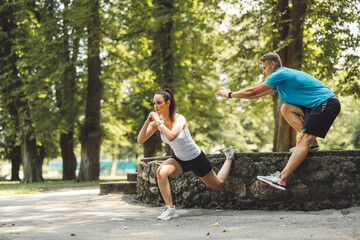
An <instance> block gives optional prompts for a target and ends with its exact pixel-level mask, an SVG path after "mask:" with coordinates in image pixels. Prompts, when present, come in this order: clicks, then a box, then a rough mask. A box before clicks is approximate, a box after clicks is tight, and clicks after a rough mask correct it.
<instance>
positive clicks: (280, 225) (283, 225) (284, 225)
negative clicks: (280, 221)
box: [280, 225, 288, 227]
mask: <svg viewBox="0 0 360 240" xmlns="http://www.w3.org/2000/svg"><path fill="white" fill-rule="evenodd" d="M287 226H288V225H280V227H287Z"/></svg>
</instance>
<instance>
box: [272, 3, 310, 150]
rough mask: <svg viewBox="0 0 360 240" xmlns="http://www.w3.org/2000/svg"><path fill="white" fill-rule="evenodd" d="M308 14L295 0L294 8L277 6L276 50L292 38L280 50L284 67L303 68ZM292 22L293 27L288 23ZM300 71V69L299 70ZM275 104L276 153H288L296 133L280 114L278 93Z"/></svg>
mask: <svg viewBox="0 0 360 240" xmlns="http://www.w3.org/2000/svg"><path fill="white" fill-rule="evenodd" d="M305 12H306V2H305V1H304V0H295V1H293V3H292V8H291V9H290V7H289V1H288V0H280V1H278V4H277V10H276V16H277V18H276V20H275V28H276V29H277V30H278V33H277V34H276V35H275V37H274V49H276V48H278V46H279V43H280V42H281V41H283V40H285V39H287V38H289V37H290V38H292V39H293V41H291V43H290V44H289V45H288V46H286V47H284V48H282V49H280V50H279V51H278V54H279V55H280V57H281V60H282V63H283V66H285V67H291V68H297V69H299V68H300V67H301V61H302V28H301V26H302V22H303V15H304V14H305ZM289 20H291V25H289V24H288V21H289ZM299 70H300V69H299ZM273 104H274V120H275V131H274V145H273V151H274V152H282V151H288V150H289V149H290V148H291V147H293V146H295V145H296V131H295V130H294V129H293V128H292V127H291V126H290V125H289V124H288V123H287V121H286V120H285V119H284V118H283V116H282V115H281V112H280V108H281V105H282V101H281V100H280V97H279V95H278V94H277V93H276V94H275V95H274V97H273Z"/></svg>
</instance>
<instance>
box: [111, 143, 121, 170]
mask: <svg viewBox="0 0 360 240" xmlns="http://www.w3.org/2000/svg"><path fill="white" fill-rule="evenodd" d="M118 154H119V144H117V143H115V146H114V153H113V154H112V155H113V159H112V161H111V167H110V176H112V177H114V176H115V175H116V167H117V155H118Z"/></svg>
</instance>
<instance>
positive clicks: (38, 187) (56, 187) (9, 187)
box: [0, 174, 126, 196]
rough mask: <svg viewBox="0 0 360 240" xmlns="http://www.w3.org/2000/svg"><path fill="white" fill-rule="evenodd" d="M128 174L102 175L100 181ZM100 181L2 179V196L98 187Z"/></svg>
mask: <svg viewBox="0 0 360 240" xmlns="http://www.w3.org/2000/svg"><path fill="white" fill-rule="evenodd" d="M124 180H126V174H124V175H119V176H116V177H111V176H100V182H111V181H124ZM98 186H99V182H82V183H77V182H74V181H62V180H61V179H45V182H43V183H21V182H11V181H0V196H9V195H16V194H29V193H42V192H52V191H64V190H67V189H74V188H85V187H98Z"/></svg>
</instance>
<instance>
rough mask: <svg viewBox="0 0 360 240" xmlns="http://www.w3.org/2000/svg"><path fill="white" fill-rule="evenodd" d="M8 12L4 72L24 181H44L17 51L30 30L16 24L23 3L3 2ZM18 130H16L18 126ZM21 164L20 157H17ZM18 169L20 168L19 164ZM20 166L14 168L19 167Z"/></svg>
mask: <svg viewBox="0 0 360 240" xmlns="http://www.w3.org/2000/svg"><path fill="white" fill-rule="evenodd" d="M1 6H2V10H3V11H4V12H3V14H2V16H3V18H2V20H4V21H2V26H1V28H2V31H3V32H4V33H5V34H6V38H4V41H5V42H4V45H2V46H3V51H2V52H3V53H4V56H3V59H4V60H5V64H4V65H3V66H4V68H3V71H2V77H3V81H1V82H2V84H3V85H2V86H3V87H2V90H3V91H4V93H5V98H4V99H5V100H6V102H5V106H7V109H8V111H9V114H11V116H12V118H13V120H14V126H18V129H19V132H17V135H16V144H15V146H14V147H16V146H17V145H20V148H21V159H22V163H23V167H24V178H23V182H42V181H43V177H42V163H43V151H42V148H41V147H38V145H37V142H36V138H35V136H34V132H35V129H34V127H33V123H32V120H31V115H30V109H29V102H28V98H27V93H26V92H25V91H24V89H26V87H25V85H24V83H23V79H22V78H25V74H23V72H22V71H21V70H20V71H19V70H18V65H19V62H20V61H19V58H18V56H17V54H16V53H15V50H20V51H21V48H20V49H16V48H17V47H16V45H17V44H18V43H19V42H22V41H23V40H24V39H25V38H26V36H27V31H26V29H25V28H23V26H18V25H16V22H18V19H16V17H15V15H18V16H19V15H20V14H18V13H17V9H18V8H19V7H20V8H21V5H20V4H16V3H10V2H6V3H5V2H3V3H2V4H1ZM14 130H15V129H14ZM15 151H16V148H14V150H13V151H12V152H13V153H14V154H13V156H18V154H16V152H15ZM16 161H17V162H16V164H18V160H16ZM16 168H17V167H16ZM16 168H15V169H14V170H16Z"/></svg>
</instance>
